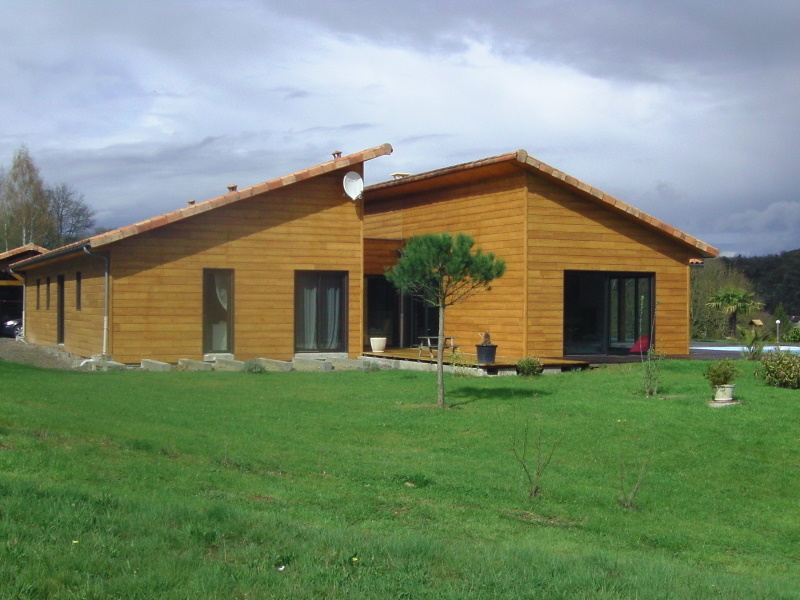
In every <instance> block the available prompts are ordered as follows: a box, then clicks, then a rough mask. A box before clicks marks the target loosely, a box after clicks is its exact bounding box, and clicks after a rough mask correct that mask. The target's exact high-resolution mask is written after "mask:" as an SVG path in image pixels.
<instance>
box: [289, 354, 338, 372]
mask: <svg viewBox="0 0 800 600" xmlns="http://www.w3.org/2000/svg"><path fill="white" fill-rule="evenodd" d="M292 366H293V367H294V370H295V371H333V365H332V364H331V363H329V362H327V361H324V360H315V359H313V358H300V357H299V356H295V357H294V358H293V359H292Z"/></svg>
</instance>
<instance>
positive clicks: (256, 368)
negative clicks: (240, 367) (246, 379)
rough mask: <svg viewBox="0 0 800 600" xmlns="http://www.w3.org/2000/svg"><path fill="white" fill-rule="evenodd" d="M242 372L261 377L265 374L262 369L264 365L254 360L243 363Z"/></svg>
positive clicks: (264, 370)
mask: <svg viewBox="0 0 800 600" xmlns="http://www.w3.org/2000/svg"><path fill="white" fill-rule="evenodd" d="M244 370H245V372H246V373H252V374H253V375H261V374H263V373H266V372H267V370H266V369H265V368H264V365H262V364H261V363H260V362H258V361H256V360H248V361H247V362H245V363H244Z"/></svg>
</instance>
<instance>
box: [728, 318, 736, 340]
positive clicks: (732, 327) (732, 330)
mask: <svg viewBox="0 0 800 600" xmlns="http://www.w3.org/2000/svg"><path fill="white" fill-rule="evenodd" d="M737 317H738V315H737V313H736V312H732V313H731V314H729V315H728V335H729V336H730V337H732V338H735V337H736V320H737Z"/></svg>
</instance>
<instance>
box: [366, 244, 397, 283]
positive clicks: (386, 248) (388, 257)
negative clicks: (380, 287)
mask: <svg viewBox="0 0 800 600" xmlns="http://www.w3.org/2000/svg"><path fill="white" fill-rule="evenodd" d="M403 244H405V240H402V239H399V240H376V239H365V240H364V275H383V274H384V273H385V272H386V267H393V266H394V265H395V264H397V259H398V258H399V255H398V251H399V250H400V249H401V248H402V247H403Z"/></svg>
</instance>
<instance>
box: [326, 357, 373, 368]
mask: <svg viewBox="0 0 800 600" xmlns="http://www.w3.org/2000/svg"><path fill="white" fill-rule="evenodd" d="M326 362H329V363H331V364H332V365H333V370H334V371H360V370H361V369H363V368H364V361H363V360H362V359H360V358H329V359H327V360H326Z"/></svg>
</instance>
